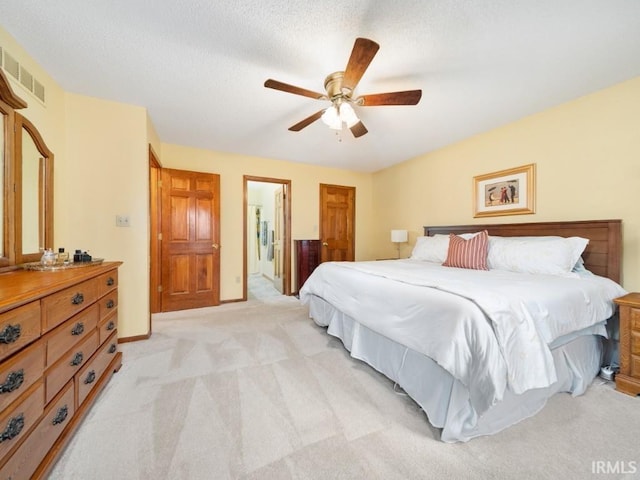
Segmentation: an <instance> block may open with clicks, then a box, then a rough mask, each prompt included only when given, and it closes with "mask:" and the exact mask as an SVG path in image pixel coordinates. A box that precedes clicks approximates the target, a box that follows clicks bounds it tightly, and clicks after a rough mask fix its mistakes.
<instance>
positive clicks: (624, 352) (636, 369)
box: [614, 293, 640, 395]
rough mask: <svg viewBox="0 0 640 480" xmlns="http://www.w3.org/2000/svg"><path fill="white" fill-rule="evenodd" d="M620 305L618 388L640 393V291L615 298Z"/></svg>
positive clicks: (622, 390) (623, 390)
mask: <svg viewBox="0 0 640 480" xmlns="http://www.w3.org/2000/svg"><path fill="white" fill-rule="evenodd" d="M614 302H616V303H617V304H618V305H619V306H620V372H619V373H618V374H617V375H616V390H619V391H621V392H624V393H627V394H629V395H638V394H639V393H640V293H629V294H628V295H625V296H624V297H620V298H616V299H615V300H614Z"/></svg>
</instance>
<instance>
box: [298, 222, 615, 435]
mask: <svg viewBox="0 0 640 480" xmlns="http://www.w3.org/2000/svg"><path fill="white" fill-rule="evenodd" d="M450 234H453V235H452V236H451V237H450ZM482 242H484V248H485V250H484V255H485V257H486V258H484V259H483V261H484V260H486V265H484V268H487V269H483V268H482V267H483V265H482V264H481V265H480V266H477V265H474V267H478V268H468V267H469V265H463V266H464V267H465V268H460V265H458V266H456V264H455V261H453V263H451V262H452V258H453V254H452V251H454V250H455V248H457V247H458V246H462V247H461V248H470V247H469V246H470V245H472V244H473V245H479V244H480V245H481V244H482ZM541 242H543V243H541ZM544 242H548V243H544ZM587 242H588V243H587ZM585 244H586V247H585ZM444 245H446V247H445V246H444ZM419 246H420V247H419ZM454 247H455V248H454ZM545 249H546V250H545ZM474 250H475V248H474ZM539 252H544V255H546V256H544V257H543V258H542V257H540V256H539ZM558 252H559V253H558ZM474 254H475V253H474ZM443 255H444V257H443ZM510 255H511V256H510ZM430 256H433V257H434V258H431V257H430ZM620 256H621V222H620V220H596V221H578V222H540V223H522V224H493V225H456V226H437V227H424V237H422V238H419V239H418V241H417V242H416V247H414V250H413V253H412V257H411V258H409V259H401V260H384V261H369V262H327V263H323V264H321V265H320V266H319V267H318V268H316V270H315V271H314V272H313V274H312V275H311V276H310V277H309V278H308V279H307V281H306V282H305V284H304V285H303V287H302V289H301V290H300V300H301V302H302V303H303V304H308V305H309V315H310V317H311V318H312V319H313V321H314V322H315V323H316V324H318V325H320V326H322V327H326V328H327V332H328V334H330V335H333V336H336V337H338V338H340V339H341V341H342V343H343V344H344V346H345V348H346V349H347V350H348V351H349V352H350V354H351V356H352V357H354V358H356V359H359V360H362V361H364V362H366V363H367V364H369V365H370V366H371V367H373V368H375V369H376V370H378V371H379V372H381V373H383V374H384V375H386V376H387V377H389V378H390V379H391V380H393V381H394V382H395V383H396V384H397V385H398V386H399V387H400V388H401V389H402V390H403V391H404V392H406V394H407V395H409V396H410V397H411V398H412V399H413V400H414V401H415V402H416V403H417V404H418V405H419V406H420V407H421V408H422V409H423V411H424V412H425V414H426V416H427V418H428V420H429V422H430V423H431V424H432V425H433V426H434V427H436V428H438V429H440V439H441V440H442V441H444V442H466V441H468V440H470V439H472V438H474V437H478V436H482V435H492V434H495V433H497V432H499V431H501V430H503V429H505V428H507V427H509V426H511V425H514V424H515V423H517V422H520V421H522V420H523V419H525V418H528V417H530V416H532V415H535V414H536V413H537V412H539V411H540V410H541V409H542V408H543V407H544V405H545V404H546V402H547V400H548V399H549V398H550V397H551V396H552V395H554V394H556V393H558V392H568V393H570V394H572V395H574V396H576V395H580V394H582V393H584V392H585V390H586V389H587V388H588V386H589V385H590V384H591V382H592V381H593V379H594V378H595V376H596V375H597V373H598V372H599V369H600V366H601V364H602V359H603V338H606V337H607V336H608V334H607V321H608V320H610V319H611V318H612V317H613V316H614V314H615V305H614V303H613V301H612V300H613V299H614V298H617V297H618V296H621V295H623V294H625V293H626V292H625V291H624V289H623V288H622V287H621V286H620V285H619V282H620ZM442 258H445V260H446V261H445V263H446V262H449V263H450V264H451V265H453V266H443V265H442V263H443V262H442ZM541 258H542V260H541ZM464 261H467V260H464ZM509 262H511V263H509ZM527 262H528V263H527ZM567 262H571V264H570V265H569V267H568V268H567V265H568V263H567ZM556 268H559V270H558V271H556V270H555V269H556ZM518 269H520V270H518ZM530 269H533V270H530Z"/></svg>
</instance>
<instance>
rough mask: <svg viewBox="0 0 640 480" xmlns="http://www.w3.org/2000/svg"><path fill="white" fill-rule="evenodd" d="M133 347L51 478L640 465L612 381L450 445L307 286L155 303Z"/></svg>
mask: <svg viewBox="0 0 640 480" xmlns="http://www.w3.org/2000/svg"><path fill="white" fill-rule="evenodd" d="M121 349H122V351H123V355H124V358H123V360H124V363H123V367H122V369H121V370H120V372H118V373H117V374H116V375H114V377H113V380H112V381H111V382H110V383H109V384H108V385H107V387H106V388H105V390H104V391H103V393H102V394H101V395H100V397H99V399H98V401H97V402H96V404H95V405H94V406H93V408H92V409H91V411H90V413H89V414H88V416H87V418H86V419H85V421H84V422H83V424H82V425H81V427H80V428H79V429H78V431H77V434H76V435H75V437H74V438H73V440H72V441H71V442H70V444H69V446H68V448H67V449H66V451H65V452H64V454H63V455H62V457H61V458H60V460H59V462H58V464H57V465H56V467H55V469H54V470H53V472H52V474H51V476H50V478H51V479H61V480H62V479H64V480H69V479H83V480H84V479H95V480H100V479H105V480H106V479H108V480H113V479H118V480H126V479H300V480H302V479H305V480H306V479H310V480H311V479H319V480H320V479H322V480H326V479H368V480H369V479H385V480H387V479H467V478H469V479H510V478H514V479H527V478H535V479H563V480H570V479H585V478H608V479H614V478H633V477H639V476H640V448H639V440H638V438H639V432H640V399H638V398H632V397H630V396H628V395H624V394H621V393H619V392H616V391H615V390H614V389H613V386H612V384H611V383H610V382H604V381H602V380H599V379H597V380H596V381H595V382H594V383H593V385H591V387H590V388H589V389H588V391H587V392H586V394H585V395H583V396H581V397H577V398H572V397H571V396H570V395H568V394H559V395H556V396H555V397H553V398H552V399H551V400H550V401H549V403H548V404H547V406H546V407H545V408H544V409H543V410H542V412H540V413H539V414H538V415H536V416H535V417H533V418H530V419H527V420H525V421H523V422H521V423H519V424H518V425H515V426H513V427H511V428H509V429H507V430H505V431H503V432H501V433H499V434H497V435H493V436H490V437H481V438H476V439H474V440H471V441H470V442H468V443H459V444H445V443H442V442H440V441H439V440H438V438H439V432H438V430H437V429H434V428H433V427H431V426H430V425H429V423H428V421H427V419H426V417H425V415H424V413H422V411H421V410H420V409H419V408H418V407H417V405H416V404H415V403H414V402H413V401H411V399H409V398H407V397H406V396H402V395H399V394H397V393H395V392H394V388H393V384H392V382H390V381H389V380H388V379H386V377H384V376H382V375H380V374H379V373H377V372H376V371H374V370H373V369H372V368H370V367H369V366H367V365H365V364H364V363H362V362H360V361H357V360H353V359H351V357H349V355H348V353H347V352H346V350H345V349H344V347H343V346H342V344H341V343H340V341H339V340H337V339H334V338H332V337H330V336H329V335H327V333H326V331H325V330H324V329H322V328H320V327H317V326H316V325H315V324H314V323H313V321H312V320H310V319H309V318H308V309H307V308H306V307H304V306H301V305H300V303H299V301H298V300H297V299H296V298H294V297H283V296H271V297H268V298H265V299H263V300H250V301H248V302H244V303H234V304H226V305H222V306H219V307H214V308H205V309H198V310H190V311H184V312H174V313H168V314H160V315H154V319H153V335H152V337H151V339H149V340H146V341H141V342H136V343H125V344H122V345H121ZM634 468H635V471H634V472H631V471H632V470H634ZM598 472H599V473H598ZM625 472H626V473H625Z"/></svg>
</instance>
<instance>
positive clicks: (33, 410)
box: [0, 382, 44, 465]
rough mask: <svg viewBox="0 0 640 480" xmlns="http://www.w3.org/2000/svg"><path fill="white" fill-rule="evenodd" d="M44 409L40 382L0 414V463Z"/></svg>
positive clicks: (42, 389)
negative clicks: (20, 399) (22, 398)
mask: <svg viewBox="0 0 640 480" xmlns="http://www.w3.org/2000/svg"><path fill="white" fill-rule="evenodd" d="M43 410H44V386H43V385H42V382H38V383H36V384H35V385H32V386H31V388H30V389H29V390H28V395H26V396H25V397H24V400H22V401H20V402H18V403H15V404H12V406H11V407H10V408H8V409H6V410H5V411H3V412H2V415H1V416H0V440H1V441H0V465H1V464H2V463H3V460H4V458H5V456H6V455H7V454H8V453H9V451H11V450H12V449H13V448H14V447H15V446H16V445H18V444H19V443H20V442H21V441H22V439H23V438H24V437H25V436H26V434H27V432H29V430H30V429H31V427H33V426H34V425H35V424H36V422H37V421H38V419H39V418H40V416H41V415H42V412H43Z"/></svg>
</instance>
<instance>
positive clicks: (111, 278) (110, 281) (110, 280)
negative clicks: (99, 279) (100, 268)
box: [107, 277, 116, 287]
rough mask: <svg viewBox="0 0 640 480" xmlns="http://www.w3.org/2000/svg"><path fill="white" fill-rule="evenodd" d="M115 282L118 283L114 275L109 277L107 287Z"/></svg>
mask: <svg viewBox="0 0 640 480" xmlns="http://www.w3.org/2000/svg"><path fill="white" fill-rule="evenodd" d="M114 283H116V281H115V280H114V279H113V277H109V278H107V287H110V286H112V285H113V284H114Z"/></svg>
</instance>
